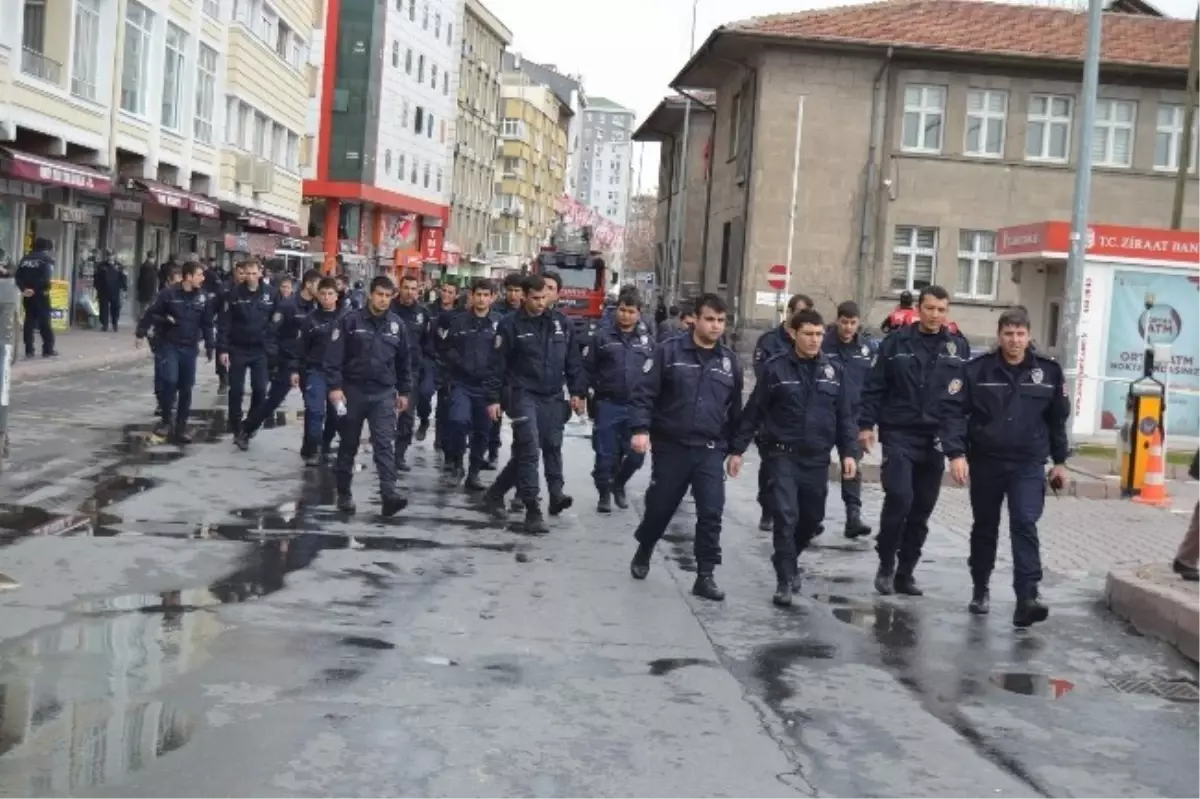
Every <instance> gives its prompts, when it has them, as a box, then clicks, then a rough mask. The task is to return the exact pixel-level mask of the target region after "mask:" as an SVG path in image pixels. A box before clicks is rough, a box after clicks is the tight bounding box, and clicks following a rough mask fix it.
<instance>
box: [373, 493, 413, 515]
mask: <svg viewBox="0 0 1200 799" xmlns="http://www.w3.org/2000/svg"><path fill="white" fill-rule="evenodd" d="M381 504H382V507H381V508H380V511H379V512H380V513H382V514H383V515H384V516H387V517H392V516H395V515H396V514H397V513H399V512H400V511H402V510H404V509H405V508H407V507H408V499H407V498H406V497H402V496H400V495H398V494H386V495H385V496H384V497H383V502H382V503H381Z"/></svg>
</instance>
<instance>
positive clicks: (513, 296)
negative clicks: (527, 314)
mask: <svg viewBox="0 0 1200 799" xmlns="http://www.w3.org/2000/svg"><path fill="white" fill-rule="evenodd" d="M524 294H525V290H524V289H522V288H521V274H520V273H519V272H509V273H508V274H507V275H505V276H504V307H503V308H501V309H500V313H501V315H503V316H508V315H509V314H511V313H516V312H517V311H519V310H521V303H522V300H523V299H524Z"/></svg>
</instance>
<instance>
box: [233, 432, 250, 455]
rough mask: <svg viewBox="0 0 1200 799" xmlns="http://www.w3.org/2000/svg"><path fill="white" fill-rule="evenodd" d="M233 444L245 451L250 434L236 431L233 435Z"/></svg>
mask: <svg viewBox="0 0 1200 799" xmlns="http://www.w3.org/2000/svg"><path fill="white" fill-rule="evenodd" d="M233 445H234V446H235V447H237V448H238V449H240V450H241V451H242V452H245V451H246V450H248V449H250V436H248V435H246V434H245V433H238V434H237V435H236V436H234V437H233Z"/></svg>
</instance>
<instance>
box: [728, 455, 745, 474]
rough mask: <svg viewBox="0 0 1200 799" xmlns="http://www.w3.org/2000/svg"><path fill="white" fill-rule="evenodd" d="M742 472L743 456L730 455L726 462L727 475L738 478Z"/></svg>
mask: <svg viewBox="0 0 1200 799" xmlns="http://www.w3.org/2000/svg"><path fill="white" fill-rule="evenodd" d="M741 472H742V456H741V455H730V456H729V458H728V459H727V460H726V461H725V474H727V475H729V476H730V477H737V476H738V475H739V474H741Z"/></svg>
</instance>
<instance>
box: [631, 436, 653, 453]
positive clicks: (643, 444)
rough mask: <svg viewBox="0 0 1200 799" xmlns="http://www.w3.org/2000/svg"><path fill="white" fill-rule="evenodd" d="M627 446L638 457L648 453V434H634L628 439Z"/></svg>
mask: <svg viewBox="0 0 1200 799" xmlns="http://www.w3.org/2000/svg"><path fill="white" fill-rule="evenodd" d="M629 446H630V447H631V448H632V449H633V451H634V452H636V453H637V454H639V455H645V454H646V453H647V452H649V451H650V434H649V433H636V434H634V436H633V438H631V439H629Z"/></svg>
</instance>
